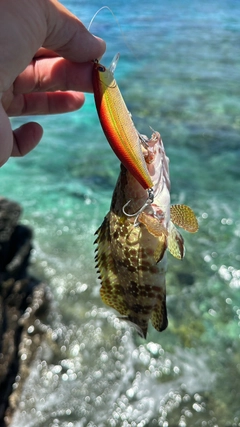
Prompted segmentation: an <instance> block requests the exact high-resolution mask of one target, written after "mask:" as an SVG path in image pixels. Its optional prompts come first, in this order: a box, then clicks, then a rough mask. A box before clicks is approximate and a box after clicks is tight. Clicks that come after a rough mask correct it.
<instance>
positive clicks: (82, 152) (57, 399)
mask: <svg viewBox="0 0 240 427" xmlns="http://www.w3.org/2000/svg"><path fill="white" fill-rule="evenodd" d="M63 3H64V4H65V5H66V6H68V7H69V8H70V9H71V10H72V11H73V12H74V13H76V14H77V15H78V16H79V17H80V18H82V19H83V21H84V23H85V24H86V25H88V23H89V21H90V19H91V17H92V15H93V14H94V13H95V12H96V10H97V9H98V8H99V7H101V6H102V5H103V4H104V3H102V2H100V1H93V2H91V5H90V4H89V2H84V1H83V2H78V1H73V0H72V1H70V0H68V1H67V0H66V1H65V2H63ZM110 6H111V7H112V9H113V11H114V13H115V15H116V16H117V19H118V21H119V23H120V25H121V28H122V31H123V32H124V38H123V37H122V35H121V32H120V30H119V28H118V26H117V24H116V22H115V21H114V19H113V18H112V16H111V15H110V13H109V12H108V11H104V12H102V13H101V14H100V15H99V16H98V17H97V18H96V20H95V21H94V23H93V25H92V28H91V30H92V32H93V33H95V34H97V35H99V36H101V37H103V38H105V40H106V41H107V44H108V50H107V54H106V55H105V57H104V60H103V62H104V63H105V64H106V65H108V64H109V62H110V61H111V59H112V57H113V56H114V54H115V53H116V52H118V51H119V52H120V54H121V58H120V61H119V64H118V68H117V70H116V73H115V75H116V79H117V81H118V84H119V86H120V89H121V90H122V93H123V95H124V97H125V100H126V102H127V105H128V107H129V110H130V111H131V113H132V114H133V117H134V120H135V123H136V125H137V127H138V129H139V131H141V132H144V133H147V134H149V130H148V129H149V126H151V127H153V128H154V129H155V130H157V131H159V132H160V133H161V135H162V137H163V141H164V144H165V149H166V152H167V154H168V156H169V158H170V172H171V184H172V201H173V203H186V204H189V205H190V206H191V207H192V208H193V209H194V211H195V212H196V214H197V216H198V219H199V223H200V230H199V232H198V233H197V234H196V235H190V234H188V233H184V238H185V243H186V256H185V259H184V260H183V261H182V262H179V261H177V260H175V259H173V258H172V257H171V256H170V255H169V267H168V274H167V294H168V299H167V305H168V314H169V327H168V328H167V330H166V331H164V332H163V333H161V334H159V333H157V332H156V331H154V330H153V329H151V328H150V331H149V335H148V339H147V341H144V340H142V339H141V338H139V337H138V336H136V334H135V333H134V332H133V331H132V329H131V328H130V327H129V325H127V324H125V323H124V322H120V321H119V320H118V318H117V317H116V316H117V314H116V313H114V312H113V311H112V310H111V309H110V308H108V307H106V306H104V304H103V303H102V302H101V300H100V296H99V282H98V280H97V278H96V273H95V269H94V261H93V259H94V247H93V241H94V232H95V230H96V229H97V227H98V226H99V225H100V224H101V221H102V219H103V217H104V215H105V214H106V213H107V211H108V208H109V204H110V200H111V195H112V192H113V188H114V185H115V182H116V179H117V175H118V171H119V162H118V160H117V159H116V157H115V156H114V154H113V153H112V152H111V149H110V147H109V145H108V143H107V142H106V140H105V138H104V136H103V133H102V131H101V129H100V125H99V123H98V119H97V115H96V111H95V106H94V103H93V98H92V96H91V95H88V96H87V99H86V103H85V105H84V107H83V108H82V109H81V110H80V111H78V112H75V113H71V114H66V115H62V116H61V117H60V118H59V117H57V116H51V117H39V118H37V120H38V121H39V122H40V123H41V124H42V125H43V127H44V137H43V140H42V142H41V144H40V145H39V146H38V147H37V148H36V149H35V150H34V151H33V152H32V153H31V154H29V155H28V156H26V157H25V158H22V159H11V160H10V161H9V162H8V163H7V164H6V165H5V166H4V167H3V168H2V169H1V171H0V176H1V194H2V195H4V196H6V197H9V198H11V199H14V200H17V201H19V202H20V203H21V204H22V206H23V207H24V215H23V218H22V221H23V223H25V224H27V225H30V226H31V227H33V229H34V234H35V244H34V250H33V253H32V268H31V269H32V272H33V273H34V274H35V275H37V276H38V277H41V278H43V279H44V280H45V281H46V282H47V283H48V284H49V287H50V289H51V292H52V294H53V296H54V300H55V306H56V311H55V313H54V312H53V313H52V314H51V316H50V317H49V319H48V322H49V328H48V337H49V340H47V341H46V343H45V344H44V345H43V346H42V348H41V349H40V350H39V354H38V357H37V360H36V362H35V363H34V365H33V369H32V372H31V375H30V377H29V379H28V381H27V383H26V386H25V389H24V392H23V396H22V400H21V404H20V409H19V411H18V413H17V414H16V417H15V420H14V422H13V426H18V427H19V426H28V427H30V426H34V427H37V426H62V427H73V426H74V427H75V426H76V427H80V426H83V427H85V426H89V427H90V426H91V427H93V426H97V427H101V426H104V427H105V426H113V427H115V426H119V427H120V426H123V427H128V426H131V427H142V426H164V427H167V426H171V427H175V426H180V427H185V426H190V427H191V426H203V427H205V426H239V425H240V391H239V383H240V339H239V338H240V240H239V238H240V207H239V196H240V190H239V185H240V171H239V158H240V145H239V139H240V137H239V133H240V85H239V74H240V55H239V52H240V50H239V49H240V47H239V46H240V20H239V16H240V3H239V2H238V1H233V0H232V1H231V0H229V1H216V0H213V1H211V3H210V2H208V1H200V0H195V1H194V0H193V1H192V2H191V4H190V2H188V1H176V0H175V1H174V0H162V1H161V2H156V1H155V2H153V1H149V2H147V3H146V4H139V2H137V1H129V2H126V3H124V4H122V2H120V1H116V2H112V3H111V5H110ZM125 40H126V41H127V44H128V46H126V44H125ZM129 48H130V49H129ZM24 120H27V118H25V119H24ZM24 120H22V119H21V120H20V119H13V120H12V123H13V127H16V126H18V125H19V124H20V123H23V121H24ZM52 339H54V341H55V344H56V345H55V347H54V350H53V349H52V347H51V345H50V343H51V340H52ZM50 348H51V349H50Z"/></svg>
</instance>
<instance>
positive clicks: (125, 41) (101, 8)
mask: <svg viewBox="0 0 240 427" xmlns="http://www.w3.org/2000/svg"><path fill="white" fill-rule="evenodd" d="M103 9H107V10H109V12H110V13H111V14H112V16H113V18H114V19H115V21H116V24H117V26H118V28H119V30H120V33H121V35H122V38H123V41H124V43H125V45H126V47H127V48H128V50H129V51H130V52H131V53H132V54H133V56H134V58H135V59H137V57H136V55H135V54H134V52H133V50H132V49H131V47H130V45H129V44H128V41H127V39H126V36H125V34H124V32H123V30H122V28H121V25H120V23H119V21H118V19H117V17H116V15H115V14H114V13H113V11H112V9H111V8H110V7H108V6H102V7H100V9H98V10H97V12H96V13H95V14H94V15H93V17H92V19H91V21H90V23H89V26H88V31H90V28H91V26H92V23H93V21H94V19H95V18H96V16H97V15H98V14H99V12H101V11H102V10H103Z"/></svg>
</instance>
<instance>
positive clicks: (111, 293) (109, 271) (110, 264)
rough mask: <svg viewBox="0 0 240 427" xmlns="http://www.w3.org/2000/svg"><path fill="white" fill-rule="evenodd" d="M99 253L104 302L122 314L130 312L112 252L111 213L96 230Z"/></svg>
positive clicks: (98, 263)
mask: <svg viewBox="0 0 240 427" xmlns="http://www.w3.org/2000/svg"><path fill="white" fill-rule="evenodd" d="M96 234H97V239H96V240H95V243H97V245H98V246H97V255H96V266H97V268H98V270H99V273H100V277H99V278H100V280H101V284H102V287H101V289H100V295H101V298H102V300H103V302H104V303H105V304H107V305H109V306H110V307H112V308H114V309H115V310H117V311H118V312H119V313H120V314H122V315H125V316H126V315H127V314H128V309H127V305H126V302H125V301H124V299H123V297H122V295H123V291H122V289H121V285H120V283H119V279H118V275H117V270H116V266H115V263H114V259H113V257H112V252H111V240H110V231H109V213H108V215H107V216H106V217H105V218H104V221H103V223H102V225H101V227H99V229H98V230H97V231H96Z"/></svg>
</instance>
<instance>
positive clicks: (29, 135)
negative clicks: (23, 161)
mask: <svg viewBox="0 0 240 427" xmlns="http://www.w3.org/2000/svg"><path fill="white" fill-rule="evenodd" d="M42 135H43V129H42V127H41V126H40V125H39V124H38V123H34V122H30V123H26V124H24V125H22V126H20V127H19V128H18V129H16V130H15V131H13V147H12V152H11V156H13V157H18V156H25V154H27V153H29V151H31V150H32V149H33V148H35V147H36V145H37V144H38V143H39V141H40V139H41V138H42Z"/></svg>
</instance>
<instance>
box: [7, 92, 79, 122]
mask: <svg viewBox="0 0 240 427" xmlns="http://www.w3.org/2000/svg"><path fill="white" fill-rule="evenodd" d="M84 100H85V98H84V94H83V93H81V92H71V91H69V92H54V93H51V92H44V93H29V94H27V95H22V94H19V95H17V96H15V98H14V99H13V101H12V102H11V105H10V106H9V107H8V109H7V114H8V115H9V116H22V115H39V114H61V113H68V112H70V111H75V110H77V109H79V108H80V107H82V105H83V103H84Z"/></svg>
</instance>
